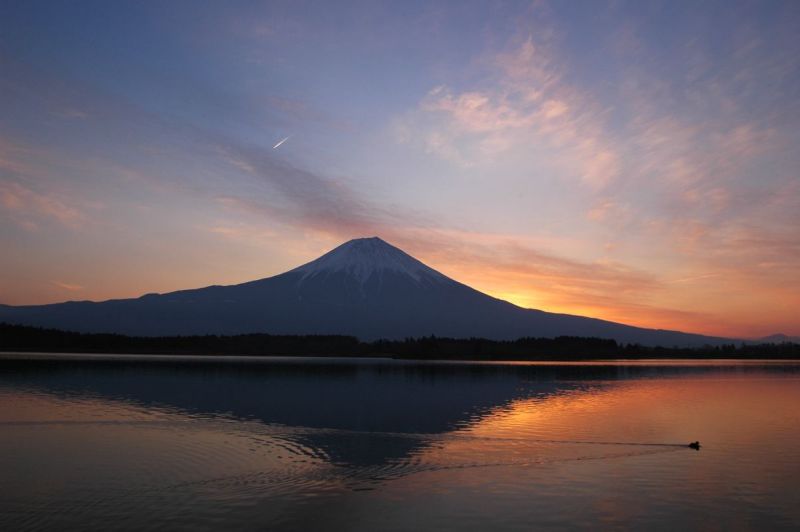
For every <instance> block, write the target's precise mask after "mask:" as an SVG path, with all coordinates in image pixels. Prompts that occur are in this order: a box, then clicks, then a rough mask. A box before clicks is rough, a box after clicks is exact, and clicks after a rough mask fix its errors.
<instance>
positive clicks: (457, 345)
mask: <svg viewBox="0 0 800 532" xmlns="http://www.w3.org/2000/svg"><path fill="white" fill-rule="evenodd" d="M0 351H24V352H35V351H41V352H61V353H119V354H173V355H272V356H352V357H376V356H379V357H394V358H410V359H415V358H418V359H451V360H457V359H461V360H576V359H583V360H587V359H604V358H629V359H636V358H778V359H788V358H800V344H797V343H790V342H784V343H763V344H752V343H740V344H733V343H732V344H726V345H718V346H711V345H708V346H703V347H690V348H689V347H686V348H682V347H647V346H642V345H638V344H623V343H618V342H616V341H615V340H609V339H603V338H584V337H575V336H559V337H556V338H519V339H517V340H505V341H504V340H487V339H485V338H442V337H437V336H426V337H421V338H407V339H405V340H377V341H373V342H364V341H360V340H358V339H357V338H356V337H354V336H344V335H275V334H263V333H258V334H238V335H202V336H155V337H149V336H126V335H122V334H107V333H78V332H71V331H62V330H58V329H45V328H40V327H29V326H24V325H12V324H7V323H0Z"/></svg>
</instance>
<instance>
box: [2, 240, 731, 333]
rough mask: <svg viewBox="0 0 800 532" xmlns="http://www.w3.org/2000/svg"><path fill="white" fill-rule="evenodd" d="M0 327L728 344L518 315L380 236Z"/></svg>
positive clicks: (26, 314) (21, 313)
mask: <svg viewBox="0 0 800 532" xmlns="http://www.w3.org/2000/svg"><path fill="white" fill-rule="evenodd" d="M0 322H7V323H15V324H23V325H35V326H41V327H53V328H57V329H63V330H70V331H78V332H105V333H119V334H127V335H136V336H169V335H204V334H226V335H234V334H245V333H270V334H283V335H309V334H324V335H348V336H355V337H357V338H359V339H361V340H367V341H369V340H375V339H381V338H385V339H402V338H406V337H424V336H429V335H436V336H440V337H451V338H470V337H480V338H487V339H491V340H513V339H517V338H521V337H539V338H554V337H557V336H576V337H578V336H579V337H595V338H605V339H613V340H616V341H618V342H621V343H637V344H641V345H646V346H655V345H661V346H666V347H672V346H680V347H686V346H701V345H722V344H725V343H730V342H731V341H732V340H730V339H724V338H716V337H710V336H702V335H697V334H689V333H684V332H679V331H669V330H661V329H645V328H641V327H633V326H630V325H623V324H620V323H615V322H610V321H605V320H600V319H595V318H586V317H581V316H573V315H568V314H555V313H550V312H544V311H541V310H533V309H525V308H521V307H518V306H516V305H513V304H511V303H509V302H507V301H503V300H501V299H497V298H494V297H491V296H489V295H487V294H484V293H482V292H479V291H477V290H475V289H473V288H470V287H469V286H467V285H464V284H462V283H459V282H457V281H455V280H453V279H450V278H449V277H447V276H445V275H443V274H441V273H439V272H437V271H436V270H434V269H432V268H430V267H428V266H426V265H425V264H423V263H422V262H420V261H418V260H417V259H415V258H414V257H412V256H410V255H408V254H407V253H405V252H403V251H401V250H400V249H398V248H396V247H394V246H392V245H390V244H387V243H386V242H384V241H383V240H381V239H380V238H361V239H356V240H351V241H349V242H346V243H344V244H342V245H341V246H339V247H337V248H335V249H334V250H332V251H330V252H328V253H327V254H325V255H323V256H321V257H319V258H318V259H316V260H314V261H312V262H309V263H308V264H305V265H302V266H300V267H298V268H295V269H293V270H291V271H288V272H286V273H283V274H280V275H276V276H274V277H269V278H266V279H260V280H257V281H251V282H247V283H243V284H238V285H231V286H209V287H206V288H198V289H193V290H181V291H177V292H170V293H166V294H147V295H144V296H142V297H139V298H136V299H118V300H110V301H103V302H91V301H70V302H66V303H57V304H52V305H35V306H7V305H0Z"/></svg>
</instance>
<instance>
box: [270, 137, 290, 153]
mask: <svg viewBox="0 0 800 532" xmlns="http://www.w3.org/2000/svg"><path fill="white" fill-rule="evenodd" d="M289 137H291V135H289ZM289 137H284V138H282V139H281V140H280V141H279V142H278V143H277V144H276V145H274V146H273V147H272V149H273V150H274V149H275V148H277V147H278V146H280V145H281V144H283V143H284V142H286V141H287V140H289Z"/></svg>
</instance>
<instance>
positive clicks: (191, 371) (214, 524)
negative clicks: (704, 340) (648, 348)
mask: <svg viewBox="0 0 800 532" xmlns="http://www.w3.org/2000/svg"><path fill="white" fill-rule="evenodd" d="M694 440H700V441H701V443H702V444H703V448H702V449H701V450H700V451H694V450H692V449H689V448H688V447H686V444H687V443H688V442H690V441H694ZM799 441H800V363H794V362H774V363H770V362H759V363H753V362H735V361H722V362H713V363H708V362H705V363H692V362H675V361H672V362H644V363H642V362H639V363H630V362H618V363H616V362H608V363H591V364H578V363H573V364H563V363H553V364H519V363H508V364H479V363H471V364H467V363H420V362H400V361H388V360H350V359H269V360H263V359H258V360H256V359H237V358H230V357H227V358H216V357H204V358H185V357H183V358H180V357H123V356H117V357H115V356H90V355H86V356H60V355H12V354H6V355H0V530H42V529H46V530H65V529H81V530H108V529H112V528H113V529H129V530H147V529H160V530H164V529H169V530H179V529H192V530H196V529H200V530H202V529H206V530H219V529H239V530H265V529H270V530H280V529H298V530H334V529H347V530H417V529H444V530H446V529H458V530H465V529H472V530H492V529H494V530H499V529H508V530H531V529H533V528H536V529H546V528H554V529H556V528H564V527H570V528H586V529H597V528H626V529H627V528H637V529H648V530H675V529H681V528H682V529H687V530H698V529H701V530H756V529H759V530H761V529H786V530H789V529H798V528H800V446H798V442H799Z"/></svg>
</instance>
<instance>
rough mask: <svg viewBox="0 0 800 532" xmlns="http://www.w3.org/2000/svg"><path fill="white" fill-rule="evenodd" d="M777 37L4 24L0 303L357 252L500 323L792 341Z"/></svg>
mask: <svg viewBox="0 0 800 532" xmlns="http://www.w3.org/2000/svg"><path fill="white" fill-rule="evenodd" d="M798 27H800V2H796V1H786V2H777V1H775V2H771V1H761V2H737V1H732V0H726V1H721V2H714V1H708V2H700V3H698V2H681V1H665V2H658V1H648V2H642V1H634V2H624V1H610V2H607V3H605V2H602V1H599V0H598V1H578V0H576V1H570V2H552V3H550V2H539V1H537V2H532V3H530V2H504V1H496V2H492V1H480V2H470V1H459V2H431V1H426V2H412V1H405V2H386V3H382V2H378V1H364V2H344V1H343V2H327V1H322V2H301V1H291V2H280V1H274V2H233V1H229V2H200V1H192V2H178V1H168V2H155V1H145V2H85V1H79V2H40V1H27V0H26V1H15V0H6V1H4V2H2V3H0V250H2V252H0V303H4V304H13V305H23V304H42V303H52V302H60V301H66V300H105V299H111V298H123V297H136V296H139V295H142V294H144V293H152V292H159V293H163V292H168V291H172V290H177V289H185V288H195V287H201V286H207V285H211V284H234V283H239V282H244V281H249V280H253V279H260V278H264V277H269V276H272V275H275V274H278V273H282V272H283V271H286V270H288V269H291V268H293V267H295V266H298V265H300V264H302V263H305V262H307V261H309V260H312V259H314V258H316V257H317V256H319V255H321V254H322V253H324V252H326V251H328V250H329V249H331V248H333V247H335V246H336V245H338V244H340V243H342V242H344V241H346V240H349V239H351V238H357V237H365V236H380V237H381V238H383V239H384V240H386V241H388V242H390V243H392V244H394V245H396V246H398V247H400V248H402V249H403V250H405V251H406V252H408V253H410V254H412V255H414V256H415V257H417V258H419V259H420V260H422V261H423V262H425V263H426V264H428V265H430V266H431V267H433V268H436V269H437V270H439V271H441V272H442V273H444V274H446V275H448V276H450V277H453V278H455V279H457V280H459V281H461V282H464V283H466V284H469V285H470V286H473V287H474V288H476V289H479V290H481V291H483V292H486V293H489V294H491V295H494V296H496V297H500V298H503V299H507V300H509V301H512V302H513V303H516V304H518V305H521V306H524V307H531V308H539V309H543V310H548V311H554V312H564V313H570V314H581V315H588V316H594V317H599V318H604V319H609V320H614V321H620V322H624V323H629V324H634V325H640V326H645V327H655V328H667V329H680V330H685V331H689V332H699V333H706V334H715V335H727V336H736V337H755V336H762V335H768V334H773V333H778V332H782V333H786V334H790V335H800V36H798V35H799V34H798V32H797V28H798ZM287 137H288V139H287ZM283 139H286V140H285V141H284V142H283V143H282V144H280V145H279V146H277V147H274V146H276V144H278V143H279V142H280V141H281V140H283Z"/></svg>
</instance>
